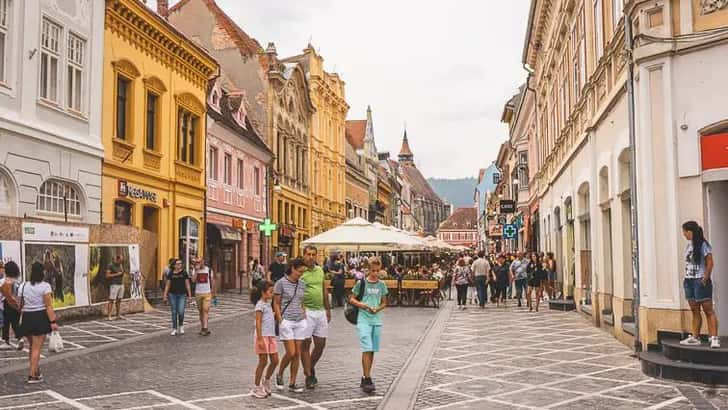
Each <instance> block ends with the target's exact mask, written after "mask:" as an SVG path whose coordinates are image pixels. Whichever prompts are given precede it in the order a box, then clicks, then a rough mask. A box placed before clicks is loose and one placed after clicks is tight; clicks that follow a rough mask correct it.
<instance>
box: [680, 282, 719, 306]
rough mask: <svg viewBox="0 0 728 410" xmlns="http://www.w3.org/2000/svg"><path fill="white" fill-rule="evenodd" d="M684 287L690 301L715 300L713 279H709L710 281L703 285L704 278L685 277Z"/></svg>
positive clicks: (686, 296)
mask: <svg viewBox="0 0 728 410" xmlns="http://www.w3.org/2000/svg"><path fill="white" fill-rule="evenodd" d="M683 288H684V289H685V298H686V299H687V300H688V301H689V302H706V301H708V300H713V281H712V280H709V281H708V283H706V284H705V285H703V280H702V279H692V278H685V281H683Z"/></svg>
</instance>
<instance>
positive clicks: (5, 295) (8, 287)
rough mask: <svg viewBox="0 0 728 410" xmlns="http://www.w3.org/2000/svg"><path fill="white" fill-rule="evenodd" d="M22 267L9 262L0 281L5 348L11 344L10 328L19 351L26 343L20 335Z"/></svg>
mask: <svg viewBox="0 0 728 410" xmlns="http://www.w3.org/2000/svg"><path fill="white" fill-rule="evenodd" d="M19 287H20V267H19V266H18V264H17V263H15V262H13V261H9V262H8V263H6V264H5V277H4V278H3V279H2V281H0V302H2V305H3V333H2V339H3V342H4V345H5V346H11V347H12V345H11V344H10V328H12V329H13V334H14V335H15V339H16V344H15V348H16V349H17V350H23V348H24V347H25V342H24V341H23V338H22V337H21V336H20V334H19V333H18V329H19V326H20V297H19V296H18V288H19Z"/></svg>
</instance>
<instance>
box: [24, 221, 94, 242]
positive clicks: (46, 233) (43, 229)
mask: <svg viewBox="0 0 728 410" xmlns="http://www.w3.org/2000/svg"><path fill="white" fill-rule="evenodd" d="M88 238H89V235H88V228H85V227H80V226H64V225H50V224H43V223H35V222H23V240H24V241H33V242H75V243H88V241H89V239H88Z"/></svg>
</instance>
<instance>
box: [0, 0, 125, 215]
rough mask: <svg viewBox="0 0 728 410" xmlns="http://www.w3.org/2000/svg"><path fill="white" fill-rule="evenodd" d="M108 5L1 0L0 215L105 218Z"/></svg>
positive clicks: (80, 0) (86, 1)
mask: <svg viewBox="0 0 728 410" xmlns="http://www.w3.org/2000/svg"><path fill="white" fill-rule="evenodd" d="M104 6H105V2H103V1H97V0H65V1H61V0H33V1H30V0H0V215H6V216H20V217H22V216H28V217H31V216H33V217H40V218H45V219H50V220H64V219H66V218H67V219H68V221H75V222H86V223H99V222H100V202H101V158H102V156H103V146H102V144H101V88H102V86H101V83H102V71H101V67H102V58H103V52H104V49H103V38H104ZM108 52H113V50H108Z"/></svg>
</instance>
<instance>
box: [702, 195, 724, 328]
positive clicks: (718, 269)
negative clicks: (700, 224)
mask: <svg viewBox="0 0 728 410" xmlns="http://www.w3.org/2000/svg"><path fill="white" fill-rule="evenodd" d="M706 188H707V189H706V191H707V195H708V201H707V202H708V221H707V222H708V223H707V225H708V226H707V228H708V229H707V232H706V235H707V237H708V242H710V244H711V245H712V246H713V255H714V258H715V262H716V266H715V268H714V269H713V276H714V277H715V280H714V281H713V287H714V288H713V297H714V300H715V309H716V312H717V313H718V319H719V320H718V332H719V333H720V334H722V335H725V334H728V283H726V281H728V274H726V269H725V266H726V262H725V260H722V259H721V257H722V256H724V255H728V212H726V209H728V181H719V182H711V183H708V184H706Z"/></svg>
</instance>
